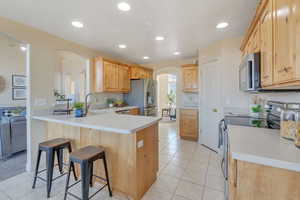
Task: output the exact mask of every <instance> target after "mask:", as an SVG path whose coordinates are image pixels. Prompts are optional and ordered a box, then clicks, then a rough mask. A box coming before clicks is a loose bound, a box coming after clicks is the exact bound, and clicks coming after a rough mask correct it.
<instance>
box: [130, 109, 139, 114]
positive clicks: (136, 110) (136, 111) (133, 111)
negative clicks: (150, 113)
mask: <svg viewBox="0 0 300 200" xmlns="http://www.w3.org/2000/svg"><path fill="white" fill-rule="evenodd" d="M129 114H130V115H139V114H140V109H139V108H133V109H130V110H129Z"/></svg>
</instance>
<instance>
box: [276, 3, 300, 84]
mask: <svg viewBox="0 0 300 200" xmlns="http://www.w3.org/2000/svg"><path fill="white" fill-rule="evenodd" d="M296 1H299V0H295V1H294V0H274V37H275V38H274V44H275V48H274V49H275V63H274V81H275V82H276V83H284V82H288V81H291V80H294V79H295V78H296V77H295V75H296V65H295V59H296V49H295V47H296V45H295V44H296V26H295V15H293V9H294V8H293V2H296ZM295 9H297V8H295ZM298 9H299V8H298Z"/></svg>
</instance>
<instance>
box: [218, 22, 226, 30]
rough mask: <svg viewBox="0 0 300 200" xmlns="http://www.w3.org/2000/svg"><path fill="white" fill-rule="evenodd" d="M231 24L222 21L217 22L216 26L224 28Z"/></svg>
mask: <svg viewBox="0 0 300 200" xmlns="http://www.w3.org/2000/svg"><path fill="white" fill-rule="evenodd" d="M228 25H229V24H228V23H227V22H221V23H219V24H217V26H216V28H217V29H222V28H226V27H227V26H228Z"/></svg>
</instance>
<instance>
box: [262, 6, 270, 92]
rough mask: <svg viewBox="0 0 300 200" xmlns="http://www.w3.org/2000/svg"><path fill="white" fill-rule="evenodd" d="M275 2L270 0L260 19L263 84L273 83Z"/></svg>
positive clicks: (264, 85)
mask: <svg viewBox="0 0 300 200" xmlns="http://www.w3.org/2000/svg"><path fill="white" fill-rule="evenodd" d="M272 8H273V4H272V1H269V2H268V4H267V5H266V8H265V10H264V12H263V14H262V16H261V19H260V28H261V31H260V32H261V84H262V86H263V87H266V86H270V85H272V84H273V16H272V14H273V9H272Z"/></svg>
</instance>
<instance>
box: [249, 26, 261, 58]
mask: <svg viewBox="0 0 300 200" xmlns="http://www.w3.org/2000/svg"><path fill="white" fill-rule="evenodd" d="M252 35H253V44H252V49H251V51H252V52H253V53H256V52H259V51H260V37H261V36H260V23H258V24H257V25H256V27H255V29H254V30H253V33H252Z"/></svg>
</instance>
